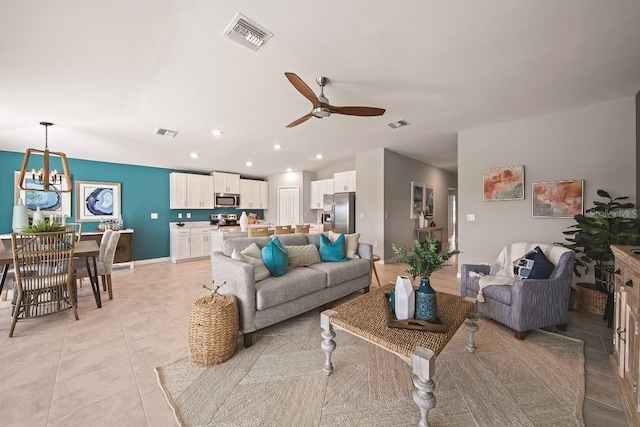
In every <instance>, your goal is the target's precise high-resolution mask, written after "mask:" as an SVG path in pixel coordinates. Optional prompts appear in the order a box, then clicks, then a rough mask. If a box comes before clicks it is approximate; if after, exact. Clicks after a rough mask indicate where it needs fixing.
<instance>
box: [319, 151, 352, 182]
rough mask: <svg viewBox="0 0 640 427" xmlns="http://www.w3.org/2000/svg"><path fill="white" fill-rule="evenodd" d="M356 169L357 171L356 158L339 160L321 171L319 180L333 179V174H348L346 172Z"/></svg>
mask: <svg viewBox="0 0 640 427" xmlns="http://www.w3.org/2000/svg"><path fill="white" fill-rule="evenodd" d="M355 169H356V158H355V157H351V158H348V159H344V160H339V161H337V162H335V163H332V164H330V165H329V166H327V167H326V168H324V169H320V170H319V171H318V179H333V174H334V173H336V172H346V171H352V170H355ZM356 179H357V178H356ZM356 185H357V183H356Z"/></svg>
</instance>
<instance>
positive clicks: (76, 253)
mask: <svg viewBox="0 0 640 427" xmlns="http://www.w3.org/2000/svg"><path fill="white" fill-rule="evenodd" d="M98 255H100V247H99V246H98V243H97V242H96V241H95V240H80V241H77V242H74V243H73V257H74V258H78V259H81V258H83V259H84V260H85V263H86V267H87V272H88V273H89V274H88V276H89V281H90V282H91V290H92V291H93V296H94V297H95V299H96V306H97V307H98V308H101V307H102V301H101V299H100V286H99V284H98V267H97V263H96V257H97V256H98ZM11 265H13V249H11V248H9V249H5V250H4V251H2V252H0V266H2V278H1V279H0V294H1V293H2V290H3V289H4V283H5V281H6V279H7V273H8V272H9V268H10V267H11Z"/></svg>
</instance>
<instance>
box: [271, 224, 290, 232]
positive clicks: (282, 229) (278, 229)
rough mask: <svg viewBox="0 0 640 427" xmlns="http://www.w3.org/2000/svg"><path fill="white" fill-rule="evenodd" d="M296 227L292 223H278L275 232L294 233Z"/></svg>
mask: <svg viewBox="0 0 640 427" xmlns="http://www.w3.org/2000/svg"><path fill="white" fill-rule="evenodd" d="M293 232H294V229H293V228H291V226H290V225H276V228H275V231H274V232H273V234H292V233H293Z"/></svg>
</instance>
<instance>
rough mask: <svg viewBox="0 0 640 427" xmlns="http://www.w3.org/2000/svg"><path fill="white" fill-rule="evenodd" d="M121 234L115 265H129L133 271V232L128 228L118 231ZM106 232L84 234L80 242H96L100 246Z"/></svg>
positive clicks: (114, 260)
mask: <svg viewBox="0 0 640 427" xmlns="http://www.w3.org/2000/svg"><path fill="white" fill-rule="evenodd" d="M118 231H119V232H120V240H118V246H117V247H116V255H115V258H114V259H113V263H114V264H129V268H130V269H132V270H133V258H132V255H131V245H132V243H133V230H132V229H130V228H126V229H124V230H118ZM103 234H104V231H89V232H84V231H83V232H82V237H80V240H95V241H96V242H98V245H100V241H101V240H102V235H103Z"/></svg>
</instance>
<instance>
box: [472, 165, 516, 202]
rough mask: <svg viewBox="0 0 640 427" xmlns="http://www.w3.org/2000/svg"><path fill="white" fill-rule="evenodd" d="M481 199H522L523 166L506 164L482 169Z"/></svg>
mask: <svg viewBox="0 0 640 427" xmlns="http://www.w3.org/2000/svg"><path fill="white" fill-rule="evenodd" d="M482 182H483V195H482V200H484V201H494V200H524V166H523V165H520V166H507V167H501V168H494V169H485V170H483V171H482Z"/></svg>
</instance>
